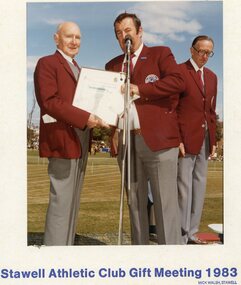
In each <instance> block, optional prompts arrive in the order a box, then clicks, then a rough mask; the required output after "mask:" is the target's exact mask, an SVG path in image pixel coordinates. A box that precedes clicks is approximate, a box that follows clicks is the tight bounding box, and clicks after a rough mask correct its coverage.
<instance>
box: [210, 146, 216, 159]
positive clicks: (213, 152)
mask: <svg viewBox="0 0 241 285" xmlns="http://www.w3.org/2000/svg"><path fill="white" fill-rule="evenodd" d="M215 152H216V145H213V148H212V152H211V157H213V156H214V154H215Z"/></svg>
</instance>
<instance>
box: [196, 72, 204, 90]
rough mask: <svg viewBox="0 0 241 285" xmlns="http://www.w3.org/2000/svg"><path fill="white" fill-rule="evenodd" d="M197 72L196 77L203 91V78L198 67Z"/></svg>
mask: <svg viewBox="0 0 241 285" xmlns="http://www.w3.org/2000/svg"><path fill="white" fill-rule="evenodd" d="M197 74H198V78H199V81H200V84H201V87H202V91H203V92H204V83H203V79H202V71H201V70H200V69H198V71H197Z"/></svg>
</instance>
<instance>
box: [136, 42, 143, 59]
mask: <svg viewBox="0 0 241 285" xmlns="http://www.w3.org/2000/svg"><path fill="white" fill-rule="evenodd" d="M143 45H144V44H143V43H141V45H140V46H139V48H138V49H137V50H136V51H135V52H134V55H135V56H136V58H138V57H139V55H140V53H141V51H142V49H143Z"/></svg>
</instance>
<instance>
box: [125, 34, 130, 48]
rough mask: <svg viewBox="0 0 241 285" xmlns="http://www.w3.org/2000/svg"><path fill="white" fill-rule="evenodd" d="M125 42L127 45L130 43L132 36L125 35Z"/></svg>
mask: <svg viewBox="0 0 241 285" xmlns="http://www.w3.org/2000/svg"><path fill="white" fill-rule="evenodd" d="M125 44H126V46H127V47H128V46H129V47H130V46H131V45H132V37H131V36H130V35H126V36H125Z"/></svg>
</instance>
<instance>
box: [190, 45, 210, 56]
mask: <svg viewBox="0 0 241 285" xmlns="http://www.w3.org/2000/svg"><path fill="white" fill-rule="evenodd" d="M192 48H193V49H194V50H195V51H196V52H197V53H198V54H199V55H200V56H204V55H205V54H206V55H207V56H208V57H212V56H213V55H214V52H213V51H206V50H202V49H200V50H197V49H196V48H195V47H194V46H192Z"/></svg>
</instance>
